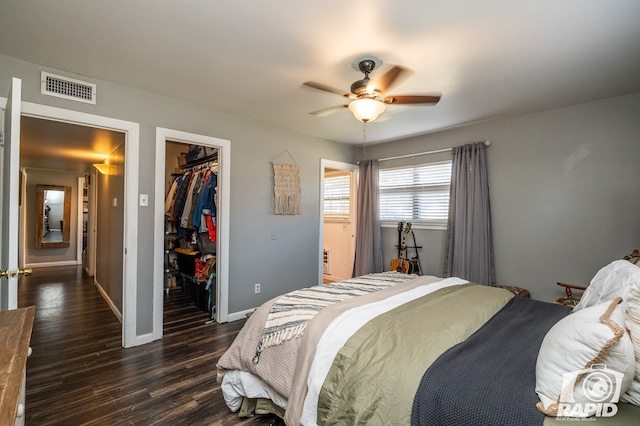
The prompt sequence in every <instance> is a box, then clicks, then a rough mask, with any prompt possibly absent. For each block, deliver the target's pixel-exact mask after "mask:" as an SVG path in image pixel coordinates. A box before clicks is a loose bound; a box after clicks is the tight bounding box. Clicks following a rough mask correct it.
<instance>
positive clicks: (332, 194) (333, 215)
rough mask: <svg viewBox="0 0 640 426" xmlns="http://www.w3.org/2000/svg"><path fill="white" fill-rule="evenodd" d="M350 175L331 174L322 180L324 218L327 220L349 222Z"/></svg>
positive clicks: (343, 173) (342, 173)
mask: <svg viewBox="0 0 640 426" xmlns="http://www.w3.org/2000/svg"><path fill="white" fill-rule="evenodd" d="M350 201H351V174H350V173H349V172H331V173H327V174H326V175H325V178H324V216H325V219H329V220H332V219H333V220H349V217H350V213H351V212H350V204H351V203H350Z"/></svg>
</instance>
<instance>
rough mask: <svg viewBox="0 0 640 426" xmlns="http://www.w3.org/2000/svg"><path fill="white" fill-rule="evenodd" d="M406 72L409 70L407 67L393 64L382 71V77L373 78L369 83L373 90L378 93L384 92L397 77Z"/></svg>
mask: <svg viewBox="0 0 640 426" xmlns="http://www.w3.org/2000/svg"><path fill="white" fill-rule="evenodd" d="M408 73H409V70H408V69H407V68H404V67H401V66H399V65H394V66H393V67H391V69H390V70H389V71H387V72H386V73H384V75H383V76H382V77H380V78H377V79H375V80H373V81H372V82H370V83H369V85H370V86H373V87H372V88H373V90H375V91H377V92H378V93H384V92H386V91H387V90H388V89H389V88H390V87H391V86H392V85H393V84H394V83H395V82H396V81H397V80H398V78H399V77H401V76H404V75H406V74H408Z"/></svg>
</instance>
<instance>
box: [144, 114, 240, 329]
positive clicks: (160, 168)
mask: <svg viewBox="0 0 640 426" xmlns="http://www.w3.org/2000/svg"><path fill="white" fill-rule="evenodd" d="M167 140H171V141H175V142H181V143H186V144H196V145H205V146H210V147H215V148H218V149H219V150H220V153H219V154H218V159H219V161H218V194H217V196H218V205H217V209H216V210H217V217H216V267H217V274H216V293H217V294H216V321H217V322H220V323H222V322H227V321H229V219H230V211H231V209H230V193H231V192H230V191H231V190H230V188H231V184H230V182H231V179H230V178H231V141H228V140H225V139H219V138H215V137H212V136H205V135H199V134H196V133H189V132H183V131H180V130H174V129H167V128H164V127H156V158H155V161H156V164H155V194H154V199H155V203H154V226H153V235H154V245H153V247H154V248H153V283H154V284H153V332H152V333H153V338H154V340H156V339H160V338H162V334H163V325H164V324H163V311H164V199H165V195H166V194H165V182H164V177H165V167H166V158H165V157H166V152H165V151H166V143H167Z"/></svg>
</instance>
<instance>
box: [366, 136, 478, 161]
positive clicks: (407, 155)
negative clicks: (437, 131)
mask: <svg viewBox="0 0 640 426" xmlns="http://www.w3.org/2000/svg"><path fill="white" fill-rule="evenodd" d="M484 144H485V146H489V145H491V141H484ZM452 149H453V148H443V149H436V150H434V151H425V152H417V153H415V154H405V155H396V156H395V157H387V158H380V159H378V161H388V160H398V159H400V158H409V157H418V156H420V155H429V154H437V153H439V152H447V151H451V150H452Z"/></svg>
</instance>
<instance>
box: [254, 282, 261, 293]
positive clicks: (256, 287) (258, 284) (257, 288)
mask: <svg viewBox="0 0 640 426" xmlns="http://www.w3.org/2000/svg"><path fill="white" fill-rule="evenodd" d="M254 288H255V293H256V294H258V293H260V283H257V284H256V285H255V286H254Z"/></svg>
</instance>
